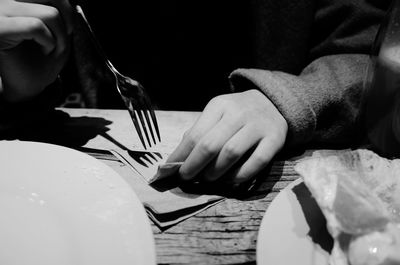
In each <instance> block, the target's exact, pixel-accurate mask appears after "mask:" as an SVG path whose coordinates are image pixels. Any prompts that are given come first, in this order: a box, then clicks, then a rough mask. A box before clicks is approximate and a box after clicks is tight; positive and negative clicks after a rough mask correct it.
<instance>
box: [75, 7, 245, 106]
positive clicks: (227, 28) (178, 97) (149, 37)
mask: <svg viewBox="0 0 400 265" xmlns="http://www.w3.org/2000/svg"><path fill="white" fill-rule="evenodd" d="M80 5H81V6H82V8H83V9H84V11H85V14H86V16H87V18H88V20H89V22H90V23H91V25H92V28H93V29H94V31H95V33H96V35H97V37H98V39H99V40H100V42H101V44H102V46H103V48H104V49H105V51H106V53H107V56H108V57H109V58H110V60H111V61H112V62H113V64H114V65H115V66H116V68H117V69H119V70H120V72H122V73H123V74H125V75H128V76H130V77H132V78H135V79H137V80H138V81H139V82H141V83H142V84H143V86H144V87H145V88H146V90H147V91H148V92H149V94H150V97H151V99H152V101H153V102H154V104H155V105H156V106H157V107H158V108H160V109H182V110H183V109H184V110H202V109H203V108H204V106H205V105H206V103H207V102H208V101H209V100H210V99H211V98H212V97H214V96H216V95H218V94H223V93H228V92H229V82H228V76H229V73H230V72H231V71H232V70H234V69H236V68H238V67H247V66H249V65H251V54H250V52H249V51H250V50H251V45H252V44H251V42H249V41H248V40H249V39H250V38H249V37H247V36H248V35H249V34H250V32H249V30H248V29H249V24H250V22H251V21H249V19H248V18H249V16H248V14H249V7H248V5H246V1H227V0H222V1H209V0H203V1H198V0H191V1H183V0H170V1H163V0H156V1H122V0H114V1H112V2H111V3H110V2H109V1H94V0H92V1H81V3H80Z"/></svg>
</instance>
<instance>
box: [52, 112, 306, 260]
mask: <svg viewBox="0 0 400 265" xmlns="http://www.w3.org/2000/svg"><path fill="white" fill-rule="evenodd" d="M60 111H63V112H66V113H67V114H68V115H70V116H71V117H75V118H79V117H84V116H85V117H86V116H87V117H90V118H98V119H100V118H101V119H103V120H106V121H108V122H109V125H108V126H107V134H108V135H109V136H110V137H111V138H113V139H116V140H117V141H118V143H119V145H118V144H117V145H116V144H115V142H114V143H113V142H111V141H110V140H109V139H107V137H104V135H97V136H96V137H93V138H92V139H90V140H89V141H88V142H87V143H86V145H85V147H88V148H99V149H119V148H121V145H122V146H125V147H127V148H133V149H134V148H138V149H140V148H141V145H140V142H139V139H138V137H137V135H136V134H135V131H134V128H133V125H132V122H131V120H130V118H129V114H128V112H127V111H123V110H93V109H60ZM156 114H157V117H158V122H159V125H160V130H161V134H162V135H161V137H162V142H161V143H160V144H158V145H157V146H156V147H155V148H156V150H157V151H159V152H163V153H170V152H171V151H172V150H173V149H174V148H175V146H176V145H177V144H178V143H179V141H180V140H181V137H182V135H183V133H184V132H185V131H186V130H187V129H189V128H190V126H191V125H192V124H193V123H194V122H195V120H196V119H197V118H198V116H199V115H200V113H197V112H166V111H157V112H156ZM294 164H295V162H293V161H289V160H287V161H276V162H274V163H273V164H272V166H271V168H270V170H269V171H268V172H266V175H265V178H264V180H263V182H262V183H261V184H260V185H259V186H258V188H257V189H256V190H255V191H254V192H253V194H252V197H249V198H245V199H234V198H228V199H226V200H224V201H223V202H221V203H219V204H217V205H215V206H213V207H211V208H209V209H207V210H205V211H203V212H201V213H199V214H197V215H196V216H193V217H191V218H189V219H187V220H185V221H183V222H181V223H179V224H177V225H175V226H173V227H171V228H169V229H167V230H165V231H161V230H160V229H159V228H158V227H156V226H155V225H153V227H152V228H153V232H154V238H155V243H156V252H157V262H158V264H255V263H256V244H257V234H258V229H259V226H260V223H261V220H262V218H263V216H264V213H265V211H266V210H267V209H268V206H269V205H270V204H271V202H272V200H273V199H274V198H275V196H276V195H277V194H278V193H279V191H280V190H282V189H283V188H285V187H286V186H287V185H288V184H289V183H290V182H292V181H293V180H295V179H297V178H298V175H297V174H296V173H295V172H294V170H293V166H294Z"/></svg>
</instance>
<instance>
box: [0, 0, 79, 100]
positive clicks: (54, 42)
mask: <svg viewBox="0 0 400 265" xmlns="http://www.w3.org/2000/svg"><path fill="white" fill-rule="evenodd" d="M0 10H1V12H0V25H1V26H0V77H1V91H2V99H3V100H5V101H7V102H21V101H27V100H29V99H31V98H32V97H34V96H36V95H38V94H40V93H41V92H42V91H43V90H44V88H46V87H47V86H49V85H50V84H51V83H53V82H54V81H55V80H56V78H57V76H58V75H59V72H60V71H61V69H62V68H63V66H64V64H65V62H66V60H67V58H68V56H69V50H70V42H69V41H68V39H69V36H70V35H71V33H72V19H71V14H72V8H71V6H70V4H69V2H68V1H67V0H50V1H47V0H46V1H43V0H26V1H14V0H1V1H0Z"/></svg>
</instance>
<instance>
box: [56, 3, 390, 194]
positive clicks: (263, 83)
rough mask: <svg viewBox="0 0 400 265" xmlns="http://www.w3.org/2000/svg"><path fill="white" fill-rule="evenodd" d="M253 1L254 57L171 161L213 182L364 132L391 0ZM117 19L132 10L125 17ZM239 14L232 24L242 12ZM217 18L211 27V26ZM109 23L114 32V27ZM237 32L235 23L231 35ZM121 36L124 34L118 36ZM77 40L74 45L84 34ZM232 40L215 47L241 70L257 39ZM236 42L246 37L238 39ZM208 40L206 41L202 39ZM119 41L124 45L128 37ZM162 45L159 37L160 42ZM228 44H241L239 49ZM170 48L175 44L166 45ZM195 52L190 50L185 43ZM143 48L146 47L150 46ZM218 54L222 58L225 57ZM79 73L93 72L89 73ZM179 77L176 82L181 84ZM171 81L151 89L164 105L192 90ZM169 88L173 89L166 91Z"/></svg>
mask: <svg viewBox="0 0 400 265" xmlns="http://www.w3.org/2000/svg"><path fill="white" fill-rule="evenodd" d="M54 1H55V0H54ZM138 2H140V1H138ZM203 2H204V1H202V3H203ZM235 3H236V2H235ZM97 4H98V3H97ZM225 4H226V5H230V2H229V3H225V2H224V5H225ZM199 5H200V4H199ZM249 5H250V6H251V8H252V11H253V12H250V13H251V15H252V16H254V18H253V19H252V20H251V23H248V25H250V26H251V27H252V31H251V34H250V35H251V37H252V40H253V41H254V42H252V43H251V44H252V45H250V46H251V48H248V49H247V52H245V53H244V54H247V55H248V54H252V55H253V56H252V58H253V60H249V61H247V60H244V61H245V63H243V66H244V67H246V68H242V69H237V70H234V71H233V72H232V73H231V74H230V76H229V80H230V84H231V88H232V91H231V92H233V93H225V94H223V95H218V96H215V97H214V98H213V99H211V100H210V101H209V103H208V104H207V105H206V107H205V108H204V111H203V112H202V114H201V116H200V118H199V119H198V120H197V121H196V122H195V124H194V125H193V127H192V128H190V129H189V130H188V131H187V132H186V133H185V135H184V137H183V139H182V141H181V143H180V144H179V145H178V146H177V148H176V150H175V151H174V152H173V153H172V154H171V155H170V156H169V158H168V162H176V161H179V162H184V163H183V165H182V167H181V168H180V170H179V172H180V176H181V178H182V179H184V180H186V181H193V180H199V176H200V177H201V179H200V180H202V181H205V182H212V181H219V180H224V181H226V182H227V183H230V184H232V185H234V186H235V185H240V184H241V183H245V182H248V181H249V180H251V179H252V178H254V177H255V176H256V175H257V173H259V172H260V171H261V170H262V169H263V168H265V167H266V166H267V165H268V163H269V162H270V161H271V160H272V159H273V158H274V157H275V156H276V154H277V153H278V152H279V151H280V150H281V149H282V148H284V147H285V148H286V147H287V148H290V147H294V146H299V145H304V144H309V143H311V142H317V143H318V142H320V143H331V144H338V143H349V142H351V141H354V140H355V139H357V137H358V136H359V129H360V126H359V123H358V120H357V119H358V116H359V105H360V98H361V95H362V81H363V76H364V70H365V68H366V66H367V64H368V60H369V58H368V54H369V51H370V48H371V45H372V43H373V40H374V36H375V34H376V32H377V28H378V26H379V23H380V22H381V20H382V18H383V15H384V13H385V10H386V9H387V7H388V5H389V2H388V1H378V0H376V1H365V0H351V1H349V0H336V1H334V0H324V1H322V0H320V1H311V0H304V1H297V2H296V3H293V2H292V1H289V0H288V1H280V2H279V4H277V3H276V1H268V0H263V1H255V2H254V3H253V2H252V3H250V4H249ZM183 6H185V7H186V5H183ZM221 6H222V7H223V5H221ZM196 7H197V6H196ZM240 7H241V6H239V7H238V9H237V10H240V11H243V12H244V11H245V9H243V8H240ZM85 10H87V9H86V7H85ZM191 10H193V9H191ZM200 10H201V11H204V10H205V9H201V8H200ZM207 10H211V11H210V12H212V10H214V9H213V8H210V6H208V7H207ZM217 10H219V9H218V8H217ZM110 12H111V11H110ZM121 12H123V11H121ZM179 13H181V12H179ZM200 13H201V12H200ZM137 14H138V15H139V14H140V12H137ZM201 15H202V16H204V14H201ZM100 17H102V16H100ZM118 17H125V16H123V15H120V14H119V15H118ZM193 17H195V18H198V16H193ZM204 17H206V18H207V19H209V18H210V16H204ZM130 18H132V17H130ZM185 18H187V19H188V20H190V18H191V16H190V15H188V14H186V15H185ZM232 18H233V19H232V21H234V20H235V19H236V18H238V16H232ZM211 19H212V16H211ZM107 21H110V20H107ZM111 21H112V19H111ZM213 21H214V20H213ZM247 22H249V21H247ZM166 24H168V23H166ZM183 24H185V23H183ZM211 24H212V25H211V26H212V27H213V26H214V25H213V23H211ZM143 25H144V24H140V26H143ZM196 25H197V24H196ZM207 25H208V24H207ZM197 26H198V25H197ZM133 27H134V25H133ZM212 27H210V29H212ZM109 28H111V29H112V30H115V28H114V27H109ZM215 28H218V29H220V28H219V27H215ZM227 28H229V27H227ZM195 29H196V28H195ZM246 29H248V28H246ZM116 31H117V32H118V30H116ZM194 32H195V33H193V34H192V35H190V36H192V37H193V35H196V34H197V32H199V33H200V38H203V37H204V35H202V34H201V33H203V31H202V30H194ZM221 32H223V31H221ZM235 32H236V31H235V30H234V31H233V33H235ZM241 32H242V33H244V35H241V37H245V36H247V35H246V34H249V33H248V32H247V31H241ZM214 33H215V32H214ZM151 35H152V36H154V35H156V34H151ZM220 35H221V37H220V39H218V40H222V38H225V37H226V36H225V35H224V34H220ZM218 36H219V35H218V34H215V35H213V37H218ZM118 37H119V38H121V36H120V35H119V36H118ZM136 37H137V38H135V42H140V41H139V40H141V38H139V37H141V36H136ZM111 39H113V40H114V38H111ZM74 40H75V42H74V43H76V42H77V40H79V38H74ZM150 40H152V39H150ZM177 40H179V41H180V40H181V39H180V38H178V39H177ZM195 40H196V41H194V43H197V39H195ZM228 40H229V43H225V44H227V45H218V44H217V42H213V44H215V46H217V47H218V48H220V49H218V52H215V51H214V52H211V53H210V54H211V55H212V56H217V55H218V54H220V53H219V52H220V51H221V53H223V54H224V56H222V58H225V55H226V54H225V53H224V49H227V50H228V51H229V52H232V51H237V53H239V55H237V56H232V58H233V57H235V58H239V59H238V60H237V62H238V63H239V65H234V66H235V68H236V66H239V67H240V63H241V62H244V61H243V60H242V59H241V58H242V55H244V54H240V49H239V50H238V49H237V48H238V47H242V48H243V47H247V46H246V45H242V44H243V43H244V42H245V41H247V40H249V39H245V38H244V41H243V40H242V42H241V45H239V46H235V44H236V43H235V42H231V40H232V39H230V38H228ZM234 40H237V41H239V40H240V38H234ZM167 41H168V40H167ZM249 41H250V40H249ZM114 42H115V41H114ZM200 43H201V44H204V41H203V42H200ZM116 44H118V45H122V44H121V42H116ZM157 44H160V42H157V43H156V44H155V45H157ZM189 44H190V43H189ZM160 45H162V44H160ZM230 45H232V46H233V47H234V49H233V50H232V47H231V46H230ZM144 46H145V45H143V46H142V48H143V47H144ZM170 46H172V45H169V46H168V47H170ZM80 47H81V46H80ZM179 47H182V46H179ZM210 47H214V46H213V45H209V46H206V45H203V46H202V47H201V48H204V49H207V48H210ZM149 49H151V50H152V51H154V46H151V45H150V46H149ZM187 50H190V47H189V48H186V49H185V51H187ZM249 50H250V52H249ZM174 51H175V52H176V50H174ZM74 52H75V53H78V55H76V54H75V57H74V58H75V59H76V60H77V62H76V63H78V64H79V62H81V63H82V61H79V60H80V59H82V58H85V57H84V56H85V55H86V52H85V51H82V50H81V49H75V51H74ZM140 52H142V53H144V54H146V51H144V50H140ZM82 54H83V55H84V56H82ZM200 54H201V56H200V55H196V54H194V56H195V58H196V60H194V61H193V64H192V65H196V63H198V62H203V61H201V60H202V56H203V55H204V57H205V58H206V59H205V62H207V63H208V65H209V66H210V69H213V64H212V63H210V61H209V60H208V59H210V57H209V56H206V55H207V52H206V53H201V52H200ZM123 56H126V53H123ZM186 57H187V55H186V54H185V53H184V54H183V55H182V57H179V56H177V58H176V61H178V62H179V61H180V60H181V59H182V60H184V61H183V62H185V63H187V62H188V60H187V59H186ZM147 58H149V57H147ZM162 58H164V57H161V59H162ZM218 59H221V58H218ZM139 61H140V60H139ZM156 61H157V62H160V61H162V62H164V60H156ZM214 61H215V62H217V63H216V64H217V65H219V60H217V59H215V60H214ZM228 61H229V60H228ZM164 63H165V64H161V66H162V67H160V65H157V66H158V68H157V69H162V71H165V73H164V74H162V73H160V77H161V79H163V78H164V77H165V79H163V80H171V76H172V78H173V77H174V76H177V75H176V74H175V75H174V74H173V72H175V71H176V68H175V67H168V64H173V63H174V62H173V61H172V60H166V61H165V62H164ZM199 65H200V68H202V67H204V66H205V65H204V64H201V63H200V64H199ZM164 66H165V67H164ZM197 67H199V66H197ZM206 67H207V65H206ZM78 69H87V67H78ZM188 69H189V70H188ZM195 69H198V68H195ZM206 69H207V68H206ZM179 70H181V71H182V73H183V74H182V76H183V77H182V78H183V79H185V80H186V79H187V78H188V76H189V77H193V75H186V73H187V72H186V71H191V67H181V68H179ZM207 70H208V69H207ZM207 70H205V73H204V74H203V75H201V76H202V78H196V80H198V83H200V86H202V88H204V89H200V90H199V91H197V90H196V89H195V90H194V91H193V93H194V94H195V95H198V94H202V93H204V94H207V93H208V92H209V91H208V88H210V89H212V88H214V87H215V86H214V85H212V84H211V83H209V80H208V79H207V73H208V72H207ZM225 70H226V69H224V71H225ZM158 73H159V72H157V74H158ZM78 74H85V71H83V72H82V71H81V72H79V73H78ZM86 74H87V72H86ZM89 74H90V72H89ZM157 74H154V72H152V73H151V76H152V78H153V79H155V76H156V77H157V76H158V75H157ZM214 75H215V73H210V76H214ZM89 76H90V75H89ZM178 78H179V77H177V78H176V79H172V80H174V81H178ZM81 79H85V80H86V78H81ZM203 79H204V80H205V81H204V80H203ZM89 83H90V82H89ZM169 83H170V86H169V87H168V89H164V90H161V89H160V90H157V91H159V92H157V91H156V90H155V91H153V93H152V96H154V95H157V93H159V94H161V95H162V96H163V98H164V100H165V101H166V102H168V103H170V102H171V101H172V102H175V103H176V100H175V101H174V100H170V99H176V98H179V93H181V92H182V91H184V90H176V91H174V90H173V88H174V87H185V89H186V90H185V92H184V93H185V95H187V93H192V92H191V90H190V89H187V87H188V84H184V85H183V86H179V85H178V84H177V83H174V82H169ZM196 83H197V82H196ZM207 84H208V86H207ZM145 87H147V86H146V84H145ZM169 89H171V90H169ZM150 90H151V89H150ZM88 91H91V90H88ZM165 93H170V95H169V96H168V97H166V96H165V95H166V94H165ZM174 93H175V94H174ZM221 94H222V93H221ZM153 98H156V97H153ZM180 98H182V97H180ZM158 99H159V98H156V101H157V100H158ZM188 102H191V101H190V100H186V101H185V103H186V105H187V104H188ZM157 104H158V102H157Z"/></svg>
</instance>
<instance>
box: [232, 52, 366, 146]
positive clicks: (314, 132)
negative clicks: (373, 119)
mask: <svg viewBox="0 0 400 265" xmlns="http://www.w3.org/2000/svg"><path fill="white" fill-rule="evenodd" d="M367 62H368V57H367V56H366V55H334V56H326V57H323V58H320V59H318V60H316V61H314V62H313V63H311V64H310V65H309V66H308V67H306V68H305V69H304V71H303V72H302V73H301V75H299V76H295V75H290V74H287V73H283V72H274V71H266V70H258V69H238V70H236V71H234V72H233V73H232V74H231V77H230V79H231V82H232V84H233V87H234V88H235V89H240V90H241V89H249V88H252V87H254V86H255V87H256V88H258V89H260V90H261V91H262V92H263V93H264V94H265V95H266V96H267V97H268V98H269V99H270V100H271V101H272V102H273V103H274V104H275V106H276V107H277V108H278V110H279V111H280V112H281V114H282V115H283V116H284V117H285V119H286V121H287V123H288V126H289V134H288V138H287V142H288V145H297V144H303V143H307V142H310V141H315V142H330V143H335V142H345V141H346V140H349V138H351V137H352V136H355V135H356V134H357V133H358V131H357V130H356V128H358V126H357V125H356V120H357V117H358V112H359V103H360V102H359V98H360V96H361V92H362V81H363V74H364V69H365V65H366V64H367Z"/></svg>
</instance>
